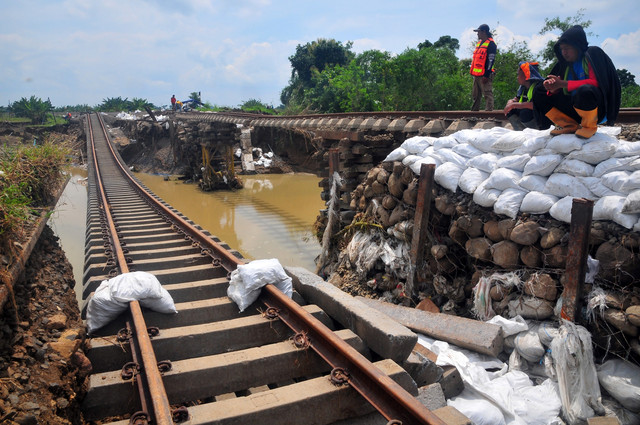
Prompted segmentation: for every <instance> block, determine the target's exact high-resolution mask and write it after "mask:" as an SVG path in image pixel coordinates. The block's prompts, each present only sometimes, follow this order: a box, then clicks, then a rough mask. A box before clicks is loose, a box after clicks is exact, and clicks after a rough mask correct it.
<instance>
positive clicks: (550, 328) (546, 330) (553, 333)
mask: <svg viewBox="0 0 640 425" xmlns="http://www.w3.org/2000/svg"><path fill="white" fill-rule="evenodd" d="M558 335H559V329H558V326H557V325H556V324H555V323H554V322H541V323H540V326H538V338H539V339H540V342H541V343H542V345H544V346H545V347H550V346H551V341H553V338H555V337H557V336H558Z"/></svg>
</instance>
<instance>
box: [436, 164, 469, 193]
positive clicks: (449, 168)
mask: <svg viewBox="0 0 640 425" xmlns="http://www.w3.org/2000/svg"><path fill="white" fill-rule="evenodd" d="M463 171H464V168H462V167H460V166H459V165H456V164H454V163H453V162H447V163H444V164H442V165H441V166H439V167H438V168H436V171H435V173H434V179H435V181H436V183H438V184H439V185H440V186H442V187H444V188H445V189H449V190H450V191H451V192H455V191H456V189H457V188H458V181H459V180H460V176H461V175H462V172H463Z"/></svg>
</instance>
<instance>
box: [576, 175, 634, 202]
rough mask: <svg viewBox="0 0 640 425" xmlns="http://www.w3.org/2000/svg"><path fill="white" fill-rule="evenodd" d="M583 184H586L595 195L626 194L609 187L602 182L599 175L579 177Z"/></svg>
mask: <svg viewBox="0 0 640 425" xmlns="http://www.w3.org/2000/svg"><path fill="white" fill-rule="evenodd" d="M578 178H579V179H580V181H581V182H582V184H584V185H585V186H586V187H587V189H589V190H590V191H591V193H593V194H594V195H596V196H597V197H599V198H602V197H603V196H624V194H623V193H620V192H616V191H615V190H611V189H609V188H608V187H607V186H605V185H603V184H602V179H600V178H598V177H578Z"/></svg>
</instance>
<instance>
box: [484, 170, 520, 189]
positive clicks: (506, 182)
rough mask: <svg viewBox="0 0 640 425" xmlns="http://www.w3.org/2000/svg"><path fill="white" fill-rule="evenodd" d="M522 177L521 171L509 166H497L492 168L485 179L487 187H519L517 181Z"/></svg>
mask: <svg viewBox="0 0 640 425" xmlns="http://www.w3.org/2000/svg"><path fill="white" fill-rule="evenodd" d="M521 178H522V173H521V172H519V171H515V170H511V169H509V168H498V169H496V170H494V171H493V172H492V173H491V174H490V175H489V178H488V179H487V188H489V189H498V190H506V189H520V186H519V185H518V182H520V179H521Z"/></svg>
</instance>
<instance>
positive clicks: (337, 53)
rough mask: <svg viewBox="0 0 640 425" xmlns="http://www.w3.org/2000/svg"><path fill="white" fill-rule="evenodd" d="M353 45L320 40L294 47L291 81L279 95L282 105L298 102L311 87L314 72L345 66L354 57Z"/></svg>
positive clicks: (291, 60) (290, 58)
mask: <svg viewBox="0 0 640 425" xmlns="http://www.w3.org/2000/svg"><path fill="white" fill-rule="evenodd" d="M352 45H353V43H351V42H347V43H346V44H345V45H343V44H342V42H339V41H336V40H334V39H330V40H328V39H324V38H320V39H318V40H316V41H313V42H310V43H307V44H305V45H298V46H296V52H295V54H294V55H292V56H290V57H289V61H290V62H291V79H290V81H289V85H288V86H287V87H285V88H284V89H283V91H282V93H281V96H280V100H281V101H282V103H283V104H284V105H287V104H289V103H290V102H292V101H293V102H300V101H301V100H302V98H303V97H304V91H305V90H306V89H309V88H311V87H312V77H313V75H314V72H320V73H321V72H322V71H324V69H325V68H327V67H332V66H336V65H338V66H344V65H347V64H348V63H349V62H350V61H351V60H352V59H353V57H354V53H353V52H352V51H351V46H352Z"/></svg>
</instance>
